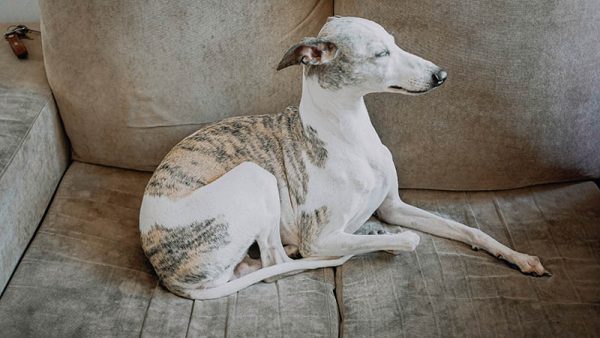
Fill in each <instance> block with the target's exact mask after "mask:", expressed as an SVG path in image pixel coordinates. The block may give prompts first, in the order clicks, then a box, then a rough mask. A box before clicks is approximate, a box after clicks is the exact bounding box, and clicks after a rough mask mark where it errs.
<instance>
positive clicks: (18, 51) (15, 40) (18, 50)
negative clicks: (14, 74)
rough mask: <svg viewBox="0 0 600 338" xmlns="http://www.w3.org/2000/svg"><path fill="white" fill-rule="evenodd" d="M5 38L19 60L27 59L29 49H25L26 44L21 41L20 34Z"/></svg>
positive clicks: (9, 35)
mask: <svg viewBox="0 0 600 338" xmlns="http://www.w3.org/2000/svg"><path fill="white" fill-rule="evenodd" d="M4 38H5V39H6V41H8V44H9V45H10V48H11V49H12V51H13V53H15V56H16V57H18V58H19V59H26V58H27V55H28V53H27V47H25V44H24V43H23V41H21V39H20V38H19V35H18V34H16V33H12V34H8V35H5V36H4Z"/></svg>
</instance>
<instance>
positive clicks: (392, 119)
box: [335, 0, 600, 190]
mask: <svg viewBox="0 0 600 338" xmlns="http://www.w3.org/2000/svg"><path fill="white" fill-rule="evenodd" d="M335 13H336V14H338V15H348V16H360V17H365V18H367V19H371V20H374V21H376V22H378V23H380V24H381V25H382V26H383V27H385V28H386V29H387V30H388V31H389V32H391V33H392V34H394V36H395V37H396V42H397V43H398V44H399V45H400V47H402V48H403V49H405V50H407V51H409V52H412V53H415V54H417V55H420V56H422V57H424V58H426V59H428V60H431V61H433V62H434V63H436V64H438V65H440V66H442V67H444V68H445V69H446V70H447V71H448V80H447V81H446V83H445V84H444V86H443V87H441V88H440V89H439V90H437V91H434V92H432V93H430V94H427V95H423V96H419V97H408V96H401V95H392V94H381V95H379V94H376V95H368V96H367V97H366V104H367V107H368V108H369V111H370V113H371V119H372V121H373V124H374V125H375V128H376V129H377V130H378V132H379V136H380V137H381V138H382V141H383V143H384V144H386V145H387V146H388V147H389V148H390V150H391V151H392V153H393V155H394V161H395V163H396V167H397V170H398V179H399V182H400V185H401V186H402V187H405V188H424V189H443V190H488V189H507V188H516V187H523V186H528V185H532V184H540V183H548V182H558V181H570V180H577V179H581V178H597V177H600V146H598V145H599V144H600V117H599V116H600V82H599V81H597V80H596V79H597V78H599V77H600V58H599V57H598V51H599V49H600V1H597V0H576V1H546V0H534V1H451V2H448V1H442V0H424V1H402V2H401V3H399V2H398V1H394V0H381V1H358V0H337V1H335Z"/></svg>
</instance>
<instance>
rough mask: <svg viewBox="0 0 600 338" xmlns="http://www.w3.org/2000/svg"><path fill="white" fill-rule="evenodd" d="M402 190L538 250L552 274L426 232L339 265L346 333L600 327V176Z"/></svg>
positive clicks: (553, 333)
mask: <svg viewBox="0 0 600 338" xmlns="http://www.w3.org/2000/svg"><path fill="white" fill-rule="evenodd" d="M402 197H403V198H404V200H405V201H407V202H408V203H411V204H414V205H417V206H419V207H421V208H424V209H427V210H430V211H432V212H435V213H437V214H439V215H441V216H445V217H449V218H452V219H454V220H457V221H460V222H462V223H464V224H467V225H469V226H472V227H478V228H480V229H481V230H483V231H485V232H487V233H489V234H490V235H492V236H493V237H495V238H496V239H498V240H499V241H500V242H502V243H504V244H507V245H508V246H510V247H512V248H514V249H516V250H518V251H521V252H525V253H529V254H534V255H537V256H539V257H540V258H541V260H542V262H543V263H544V266H545V267H546V268H547V269H549V270H550V271H551V272H552V273H553V276H552V277H537V278H536V277H531V276H526V275H524V274H521V273H520V272H519V271H517V270H515V269H512V268H510V267H509V266H508V265H507V264H505V263H503V262H502V261H500V260H498V259H496V258H495V257H492V256H491V255H490V254H488V253H486V252H484V251H473V250H471V248H470V247H469V246H467V245H465V244H462V243H459V242H455V241H450V240H446V239H442V238H439V237H434V236H430V235H427V234H422V233H420V236H421V243H420V245H419V247H418V248H417V250H416V251H415V252H412V253H403V254H400V255H398V256H392V255H389V254H387V253H374V254H369V255H362V256H358V257H355V258H353V259H352V260H350V261H349V262H347V263H346V264H344V265H343V266H342V267H341V268H338V269H337V271H336V288H337V294H338V302H339V303H340V309H341V313H342V318H343V319H342V324H341V331H342V333H343V335H347V336H351V337H397V336H399V334H400V332H402V333H403V336H406V337H433V336H456V337H465V336H479V337H524V336H540V337H567V336H569V337H592V336H596V335H597V334H598V332H600V321H599V320H598V319H600V191H599V190H598V187H597V186H596V185H595V184H594V183H592V182H584V183H575V184H556V185H547V186H539V187H535V188H527V189H519V190H512V191H500V192H479V193H464V192H436V191H423V190H421V191H416V190H407V191H403V193H402ZM376 226H378V225H377V224H367V226H366V227H364V228H368V227H376ZM387 228H388V230H393V228H391V227H387ZM396 231H397V227H396Z"/></svg>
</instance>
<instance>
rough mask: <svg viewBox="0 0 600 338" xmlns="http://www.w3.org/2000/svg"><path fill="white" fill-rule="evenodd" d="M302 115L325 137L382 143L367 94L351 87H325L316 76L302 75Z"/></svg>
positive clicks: (355, 141)
mask: <svg viewBox="0 0 600 338" xmlns="http://www.w3.org/2000/svg"><path fill="white" fill-rule="evenodd" d="M299 109H300V118H301V119H302V124H303V125H304V127H307V126H311V127H312V128H314V129H315V130H316V131H317V133H318V135H319V137H320V138H322V139H323V140H324V141H326V142H328V141H333V142H336V143H337V142H340V141H341V142H343V143H347V144H350V145H356V146H360V145H361V144H365V145H366V144H369V143H371V142H376V143H380V140H379V136H378V135H377V132H376V131H375V128H373V125H372V124H371V119H370V118H369V113H368V112H367V107H366V106H365V101H364V99H363V96H362V95H360V94H357V93H354V92H352V91H350V90H344V89H343V88H342V89H338V90H330V89H324V88H322V87H321V86H320V85H319V83H318V81H317V79H316V78H315V77H312V78H307V77H306V76H303V78H302V99H301V100H300V108H299Z"/></svg>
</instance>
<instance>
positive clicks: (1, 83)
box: [0, 24, 69, 290]
mask: <svg viewBox="0 0 600 338" xmlns="http://www.w3.org/2000/svg"><path fill="white" fill-rule="evenodd" d="M8 26H9V25H7V24H0V30H1V31H2V32H4V31H5V30H6V28H7V27H8ZM36 26H37V25H34V24H32V25H30V27H31V28H36ZM32 37H33V38H34V40H24V41H25V45H26V46H27V49H28V50H29V58H28V59H26V60H19V59H17V58H16V57H15V55H13V53H12V50H11V49H10V47H9V45H8V44H7V43H5V42H3V39H2V41H0V290H3V289H4V287H5V285H6V283H7V282H8V279H9V278H10V276H11V274H12V272H13V270H14V268H15V267H16V265H17V263H18V261H19V259H20V257H21V255H22V254H23V252H24V251H25V248H26V247H27V244H28V243H29V241H30V240H31V238H32V236H33V234H34V233H35V230H36V229H37V226H38V224H39V223H40V221H41V219H42V217H43V215H44V212H45V210H46V208H47V206H48V204H49V203H50V199H51V198H52V195H53V194H54V191H55V189H56V187H57V185H58V182H59V181H60V179H61V177H62V175H63V173H64V171H65V170H66V168H67V165H68V163H69V145H68V141H67V139H66V137H65V134H64V132H63V129H62V125H61V122H60V118H59V116H58V112H57V109H56V105H55V104H54V99H53V97H52V92H51V91H50V87H49V85H48V81H47V80H46V75H45V71H44V61H43V58H42V49H41V37H40V36H39V35H37V36H36V35H32Z"/></svg>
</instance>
